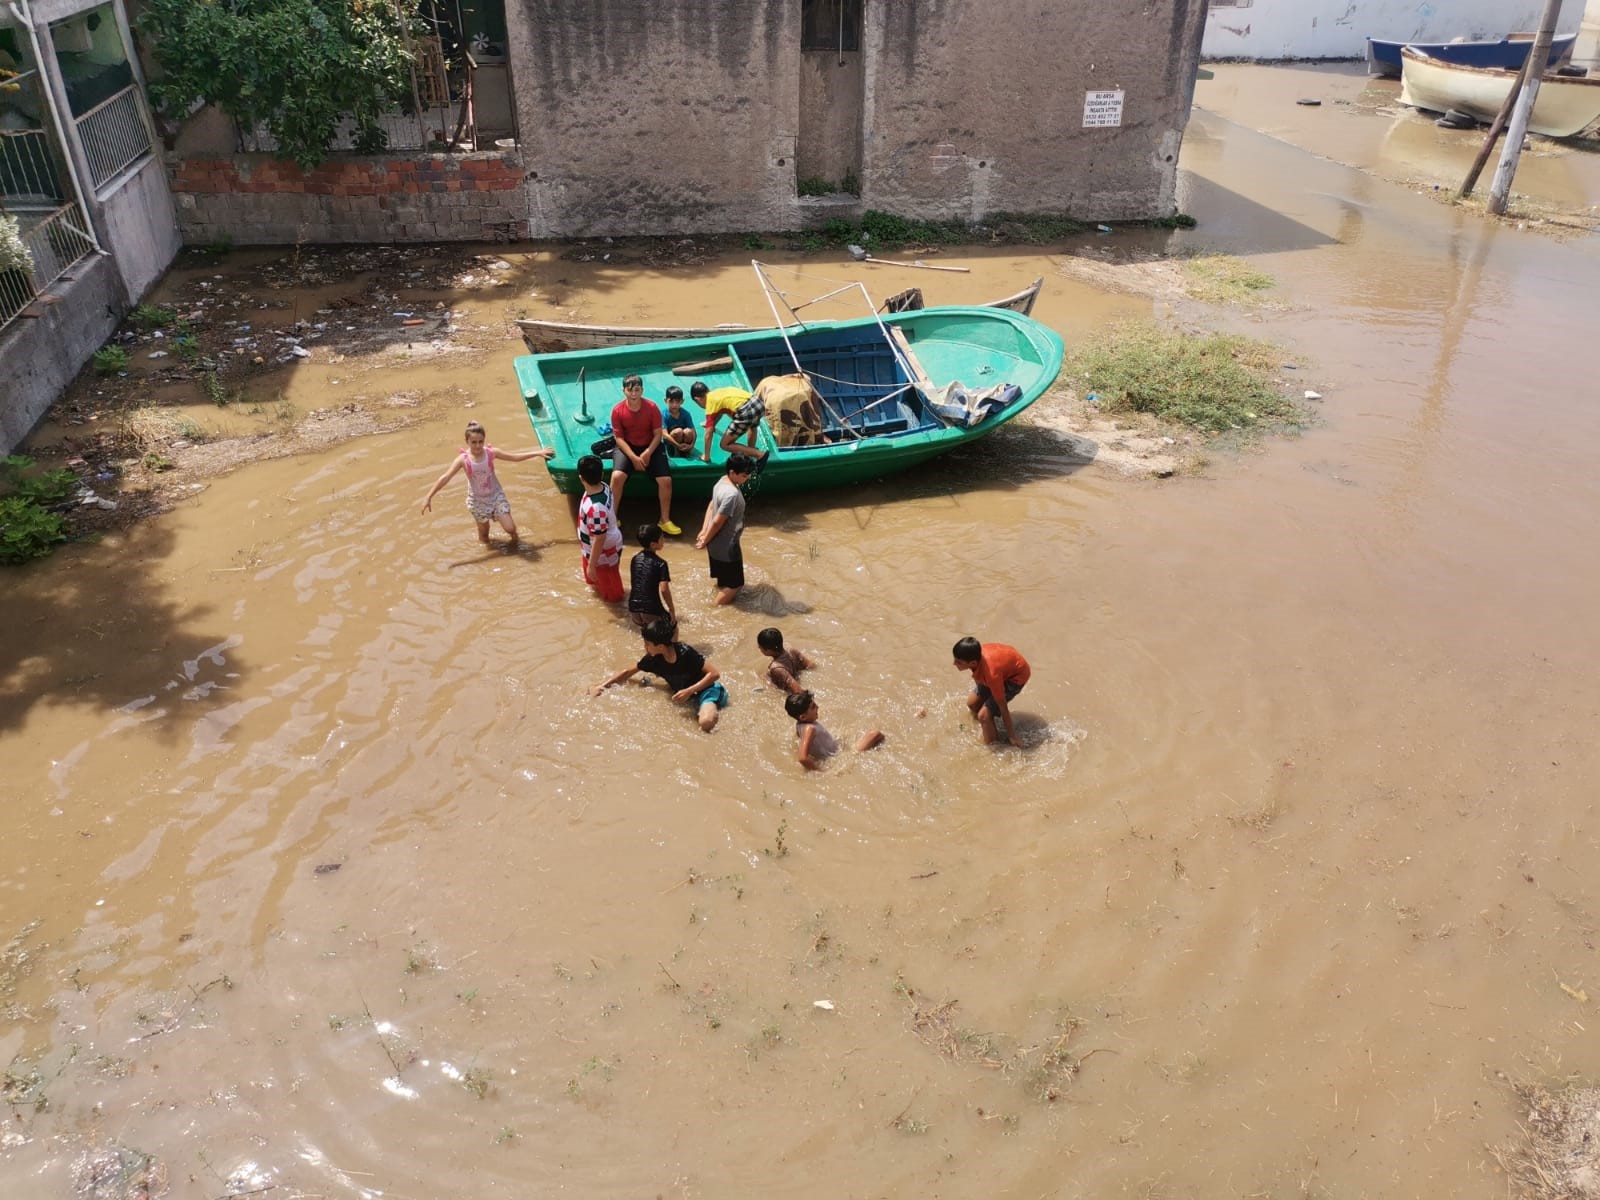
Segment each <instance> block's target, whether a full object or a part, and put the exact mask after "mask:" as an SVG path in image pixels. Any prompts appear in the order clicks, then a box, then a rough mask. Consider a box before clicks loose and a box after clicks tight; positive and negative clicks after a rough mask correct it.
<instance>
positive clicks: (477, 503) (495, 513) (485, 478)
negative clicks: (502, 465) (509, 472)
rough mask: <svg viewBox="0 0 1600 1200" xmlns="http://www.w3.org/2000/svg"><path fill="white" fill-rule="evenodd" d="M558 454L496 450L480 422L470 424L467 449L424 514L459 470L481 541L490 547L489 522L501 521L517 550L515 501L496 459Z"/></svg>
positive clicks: (442, 478)
mask: <svg viewBox="0 0 1600 1200" xmlns="http://www.w3.org/2000/svg"><path fill="white" fill-rule="evenodd" d="M555 453H556V452H555V451H554V450H546V449H543V448H540V449H538V450H518V451H515V452H513V451H510V450H496V449H495V448H494V447H493V446H491V445H489V435H488V434H487V433H485V432H484V431H483V426H482V425H479V424H478V423H477V422H476V421H468V422H467V444H466V446H465V447H463V448H462V451H461V453H460V454H458V455H456V460H455V462H453V463H451V464H450V469H449V470H448V471H446V472H445V473H444V474H443V475H441V476H439V478H438V479H436V480H434V481H433V486H432V487H431V488H429V489H428V494H427V496H426V497H425V498H424V499H423V501H422V511H423V512H432V511H433V498H434V497H435V496H437V495H438V494H439V489H440V488H442V487H444V485H445V484H447V483H449V482H450V480H451V477H452V476H454V475H455V473H456V472H457V471H465V472H466V473H467V508H468V510H470V511H471V513H472V519H473V520H474V521H476V522H477V523H478V540H479V541H480V542H482V543H483V544H484V545H485V546H487V545H488V544H489V522H490V521H496V520H497V521H499V522H500V528H502V529H504V530H505V531H506V532H507V533H508V534H510V535H511V540H510V541H509V542H508V543H506V545H507V548H508V549H509V548H514V547H515V546H516V544H517V523H516V521H514V520H512V518H511V501H509V500H507V499H506V494H505V491H504V489H502V488H501V486H500V480H499V479H498V478H497V477H496V476H495V473H494V462H495V459H497V458H498V459H502V460H503V461H505V462H527V461H528V459H530V458H546V459H548V458H554V457H555Z"/></svg>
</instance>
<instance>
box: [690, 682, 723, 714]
mask: <svg viewBox="0 0 1600 1200" xmlns="http://www.w3.org/2000/svg"><path fill="white" fill-rule="evenodd" d="M702 704H715V705H716V706H717V707H718V708H727V707H728V689H727V688H725V687H723V686H722V682H721V681H720V680H719V681H718V682H716V683H713V684H712V685H711V686H710V687H708V688H702V689H701V690H700V691H699V692H698V693H696V695H695V698H694V706H695V708H697V709H698V708H699V707H700V706H701V705H702Z"/></svg>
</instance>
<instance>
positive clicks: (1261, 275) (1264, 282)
mask: <svg viewBox="0 0 1600 1200" xmlns="http://www.w3.org/2000/svg"><path fill="white" fill-rule="evenodd" d="M1183 273H1184V276H1185V277H1186V279H1187V282H1186V284H1185V287H1184V290H1185V291H1187V292H1188V293H1189V295H1191V296H1193V297H1194V298H1195V299H1196V300H1204V301H1206V302H1207V303H1208V304H1259V303H1261V302H1262V299H1263V297H1262V296H1261V293H1262V292H1265V291H1266V290H1268V289H1269V288H1271V287H1273V286H1274V285H1275V284H1276V282H1277V281H1276V280H1274V279H1273V278H1272V276H1271V275H1268V274H1267V273H1266V272H1264V271H1258V270H1256V269H1255V268H1254V267H1250V266H1246V265H1245V264H1244V263H1242V262H1240V261H1239V260H1238V259H1237V258H1234V257H1233V256H1232V255H1229V254H1204V255H1201V256H1200V257H1198V258H1191V259H1189V260H1188V261H1187V262H1186V263H1184V264H1183Z"/></svg>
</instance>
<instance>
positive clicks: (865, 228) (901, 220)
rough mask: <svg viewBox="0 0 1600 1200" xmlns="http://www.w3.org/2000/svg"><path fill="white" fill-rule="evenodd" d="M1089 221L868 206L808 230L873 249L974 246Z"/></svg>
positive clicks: (1076, 228) (822, 241) (1051, 235)
mask: <svg viewBox="0 0 1600 1200" xmlns="http://www.w3.org/2000/svg"><path fill="white" fill-rule="evenodd" d="M1088 228H1090V226H1088V225H1086V224H1084V223H1083V222H1082V221H1078V220H1074V219H1073V218H1072V217H1069V216H1066V215H1065V214H1063V213H991V214H990V215H989V216H987V217H985V218H984V219H983V221H982V222H981V223H980V224H977V225H973V224H969V223H968V222H966V221H924V220H918V219H915V218H909V217H898V216H895V215H894V214H893V213H886V212H879V211H878V210H877V209H868V210H867V211H866V212H865V213H863V214H862V217H861V220H860V221H859V222H856V221H848V220H845V219H844V218H843V217H835V218H834V219H833V220H831V221H829V222H828V223H827V224H825V225H824V226H823V227H822V229H821V230H820V231H818V232H817V233H814V234H812V235H811V236H812V238H814V239H816V240H817V242H818V245H817V246H815V247H811V248H814V249H822V248H823V247H824V246H829V245H832V246H845V245H849V244H851V243H856V244H859V245H865V246H867V247H868V248H869V249H870V250H872V251H873V252H874V253H876V252H878V251H880V250H895V249H900V248H902V247H906V246H973V245H990V244H993V243H1004V244H1010V245H1029V246H1037V245H1043V244H1045V243H1048V242H1059V241H1062V240H1063V239H1065V238H1068V237H1071V236H1072V235H1073V234H1078V233H1082V232H1083V231H1084V230H1086V229H1088Z"/></svg>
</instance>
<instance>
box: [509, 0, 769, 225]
mask: <svg viewBox="0 0 1600 1200" xmlns="http://www.w3.org/2000/svg"><path fill="white" fill-rule="evenodd" d="M799 14H800V8H799V0H774V2H772V3H766V2H752V0H652V2H651V3H649V4H641V3H638V2H637V0H588V2H586V3H584V4H567V3H562V2H560V0H507V4H506V25H507V41H508V49H509V51H510V58H511V62H512V67H513V74H514V78H515V80H516V103H517V115H518V121H517V124H518V129H519V130H520V131H521V136H522V152H523V158H524V167H525V170H526V174H527V180H528V186H527V197H528V226H529V230H530V233H531V235H532V236H534V237H562V236H581V235H586V234H624V233H685V232H698V231H703V232H717V231H736V230H749V229H780V228H786V227H790V226H792V225H793V223H794V222H793V212H794V180H795V175H794V171H795V166H794V156H795V144H796V134H797V129H798V124H799V113H798V109H799V57H800V56H799V36H798V30H799V21H800V15H799Z"/></svg>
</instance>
